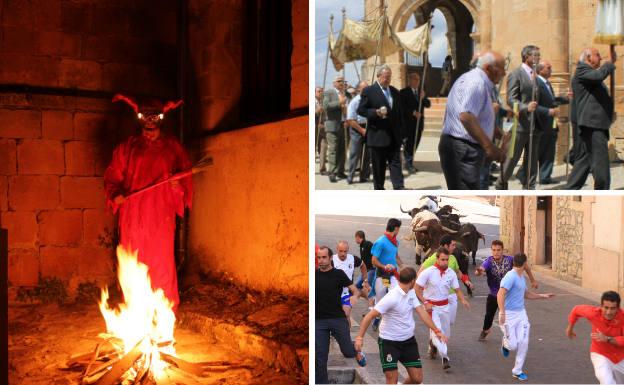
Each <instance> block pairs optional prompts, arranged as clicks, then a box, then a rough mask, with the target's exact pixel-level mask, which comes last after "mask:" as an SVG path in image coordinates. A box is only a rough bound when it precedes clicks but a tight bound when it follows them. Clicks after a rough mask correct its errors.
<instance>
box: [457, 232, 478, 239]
mask: <svg viewBox="0 0 624 385" xmlns="http://www.w3.org/2000/svg"><path fill="white" fill-rule="evenodd" d="M469 235H470V231H466V232H465V233H462V235H460V237H461V238H463V237H467V236H469ZM479 238H480V237H479Z"/></svg>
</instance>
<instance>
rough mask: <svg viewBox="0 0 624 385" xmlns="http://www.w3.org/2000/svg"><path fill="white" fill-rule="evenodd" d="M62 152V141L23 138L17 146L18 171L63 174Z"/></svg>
mask: <svg viewBox="0 0 624 385" xmlns="http://www.w3.org/2000/svg"><path fill="white" fill-rule="evenodd" d="M63 154H64V151H63V143H61V142H60V141H58V140H47V139H28V140H24V141H22V142H21V143H20V144H19V145H18V146H17V165H18V172H19V173H20V174H22V175H24V174H26V175H28V174H37V175H41V174H55V175H61V174H64V173H65V159H64V156H63Z"/></svg>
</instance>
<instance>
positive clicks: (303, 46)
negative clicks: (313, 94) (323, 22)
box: [290, 0, 309, 110]
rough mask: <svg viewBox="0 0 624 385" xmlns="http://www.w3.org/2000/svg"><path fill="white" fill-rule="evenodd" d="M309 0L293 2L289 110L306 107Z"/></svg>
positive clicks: (307, 91) (295, 0)
mask: <svg viewBox="0 0 624 385" xmlns="http://www.w3.org/2000/svg"><path fill="white" fill-rule="evenodd" d="M308 5H309V0H293V2H292V18H293V19H292V28H293V53H292V60H291V66H292V68H291V83H290V109H291V110H294V109H296V108H302V107H307V106H308V96H309V89H308V77H309V68H308V60H309V56H308V52H309V44H308V42H309V40H308V39H309V35H308V22H309V16H308V9H309V7H308Z"/></svg>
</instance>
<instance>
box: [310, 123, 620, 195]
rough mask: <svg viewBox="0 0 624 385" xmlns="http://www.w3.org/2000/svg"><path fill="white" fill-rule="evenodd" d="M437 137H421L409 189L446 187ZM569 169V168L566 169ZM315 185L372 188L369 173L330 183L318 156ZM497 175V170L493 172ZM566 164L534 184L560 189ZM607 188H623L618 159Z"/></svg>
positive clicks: (515, 184)
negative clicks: (546, 182)
mask: <svg viewBox="0 0 624 385" xmlns="http://www.w3.org/2000/svg"><path fill="white" fill-rule="evenodd" d="M438 141H439V137H438V136H430V135H425V136H423V138H422V141H421V143H420V146H419V148H418V151H417V152H416V156H415V158H414V159H415V164H416V168H417V169H418V170H419V171H418V172H417V173H416V174H412V175H410V176H406V177H405V187H406V188H410V189H418V190H440V189H442V190H444V189H446V182H445V181H444V175H443V174H442V169H441V168H440V160H439V156H438ZM521 164H522V159H521V160H520V161H519V162H518V166H517V167H516V171H517V170H518V168H519V167H520V165H521ZM570 171H571V167H570V169H569V170H568V172H570ZM315 173H316V174H315V186H316V189H317V190H327V189H353V190H371V189H373V182H372V175H371V180H370V182H368V183H354V184H351V185H349V184H347V181H346V180H344V179H341V180H339V181H338V182H337V183H331V182H330V181H329V178H328V177H327V176H324V175H320V174H319V164H318V159H317V160H316V164H315ZM357 175H358V174H356V177H355V181H358V180H359V179H358V178H359V177H358V176H357ZM494 175H495V176H498V172H497V173H495V174H494ZM565 175H566V166H565V164H563V165H559V166H555V167H554V170H553V176H552V178H553V180H554V181H555V182H556V183H555V184H549V185H539V184H538V185H537V189H538V190H560V189H563V187H564V186H565V182H566V177H565ZM385 187H386V189H392V184H391V183H390V174H389V173H387V175H386V185H385ZM490 189H491V190H492V189H494V186H490ZM509 189H510V190H520V189H522V185H521V184H520V182H519V181H518V180H517V179H515V178H512V180H510V181H509ZM583 189H584V190H593V189H594V180H593V178H592V176H591V174H590V175H589V178H587V182H586V183H585V186H584V187H583ZM611 189H613V190H621V189H624V167H623V164H622V163H621V162H613V163H611Z"/></svg>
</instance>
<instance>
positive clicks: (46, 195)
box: [9, 175, 59, 210]
mask: <svg viewBox="0 0 624 385" xmlns="http://www.w3.org/2000/svg"><path fill="white" fill-rule="evenodd" d="M58 204H59V177H58V176H54V175H38V176H22V175H20V176H11V177H9V208H10V209H12V210H41V209H54V208H56V207H57V206H58Z"/></svg>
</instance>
